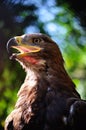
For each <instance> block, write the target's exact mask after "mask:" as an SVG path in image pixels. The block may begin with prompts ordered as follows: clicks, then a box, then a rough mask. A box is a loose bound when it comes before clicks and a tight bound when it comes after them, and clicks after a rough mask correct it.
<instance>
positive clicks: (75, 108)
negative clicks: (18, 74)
mask: <svg viewBox="0 0 86 130" xmlns="http://www.w3.org/2000/svg"><path fill="white" fill-rule="evenodd" d="M13 50H16V51H17V52H15V53H14V52H13ZM7 51H8V52H9V53H10V52H11V54H10V59H14V60H16V61H18V62H19V63H20V65H21V66H22V67H23V69H24V70H25V72H26V78H25V80H24V83H23V84H22V86H21V87H20V89H19V91H18V99H17V102H16V104H15V107H14V110H13V111H12V112H11V113H10V114H9V115H8V117H7V118H6V120H5V130H36V129H37V130H82V129H83V130H85V129H86V101H85V100H83V99H81V97H80V95H79V93H78V92H77V91H76V89H75V87H76V86H75V84H74V83H73V81H72V79H71V78H70V76H69V75H68V73H67V71H66V69H65V67H64V60H63V56H62V53H61V51H60V49H59V46H58V45H57V43H56V42H54V41H53V40H52V39H51V38H50V37H49V36H47V35H45V34H42V33H33V34H24V35H21V36H15V37H13V38H11V39H10V40H9V41H8V42H7Z"/></svg>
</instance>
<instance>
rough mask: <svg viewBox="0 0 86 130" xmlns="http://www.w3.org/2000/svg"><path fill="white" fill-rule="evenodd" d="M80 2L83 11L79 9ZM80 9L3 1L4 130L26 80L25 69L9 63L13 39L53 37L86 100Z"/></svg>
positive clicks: (62, 2)
mask: <svg viewBox="0 0 86 130" xmlns="http://www.w3.org/2000/svg"><path fill="white" fill-rule="evenodd" d="M78 2H79V4H78V7H77V8H79V9H76V5H77V3H78ZM73 5H74V6H73ZM80 7H81V5H80V1H79V0H78V1H77V0H76V3H73V2H72V1H69V2H68V1H67V0H51V1H49V0H46V1H44V0H39V1H37V0H32V1H31V0H16V1H15V0H1V2H0V130H3V129H4V121H5V118H6V117H7V115H8V114H9V113H10V112H11V111H12V110H13V108H14V105H15V102H16V100H17V92H18V90H19V88H20V86H21V84H22V83H23V81H24V78H25V72H24V71H23V70H22V68H21V66H20V65H19V64H18V63H17V62H16V61H10V60H9V55H8V53H7V50H6V43H7V41H8V40H9V39H10V38H11V37H13V36H16V35H21V34H23V33H34V32H41V33H45V34H48V35H49V36H51V38H52V39H53V40H55V41H56V42H57V43H58V45H59V47H60V49H61V51H62V54H63V57H64V60H65V67H66V70H67V71H68V73H69V75H71V78H72V79H73V81H74V82H75V84H76V89H77V90H78V91H79V93H80V94H81V97H82V98H84V99H86V88H85V87H86V31H85V27H86V24H85V23H86V22H85V18H84V15H85V16H86V11H84V9H86V8H83V7H82V8H80ZM77 11H79V15H78V13H77ZM80 11H81V12H83V11H84V13H82V14H81V13H80ZM82 16H83V17H82Z"/></svg>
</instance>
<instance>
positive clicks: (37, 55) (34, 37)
mask: <svg viewBox="0 0 86 130" xmlns="http://www.w3.org/2000/svg"><path fill="white" fill-rule="evenodd" d="M12 48H14V49H16V50H17V51H18V52H17V53H13V54H11V56H10V58H11V59H16V60H17V61H19V62H20V63H21V64H22V65H23V67H24V68H29V67H30V68H35V69H36V70H37V69H40V68H41V69H42V68H44V67H45V66H47V67H49V66H50V65H52V63H54V64H55V63H56V64H58V65H59V66H63V58H62V55H61V52H60V50H59V47H58V46H57V44H56V43H55V42H54V41H53V40H52V39H50V38H49V37H48V36H46V35H45V34H41V33H34V34H24V35H22V36H16V37H14V38H11V39H10V40H9V41H8V43H7V50H8V52H11V51H12ZM52 66H53V65H52ZM56 66H57V65H56ZM45 68H46V67H45Z"/></svg>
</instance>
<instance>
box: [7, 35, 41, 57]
mask: <svg viewBox="0 0 86 130" xmlns="http://www.w3.org/2000/svg"><path fill="white" fill-rule="evenodd" d="M11 48H14V49H16V50H18V51H19V53H17V54H16V57H21V58H22V57H24V56H27V55H29V54H30V53H37V52H39V51H41V49H42V48H40V47H38V46H33V45H29V43H28V44H25V43H24V42H23V37H22V36H16V37H14V38H12V39H10V40H9V41H8V43H7V50H8V52H9V51H10V50H11Z"/></svg>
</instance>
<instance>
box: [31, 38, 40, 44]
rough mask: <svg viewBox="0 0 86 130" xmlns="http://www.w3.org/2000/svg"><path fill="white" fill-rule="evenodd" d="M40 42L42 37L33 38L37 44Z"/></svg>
mask: <svg viewBox="0 0 86 130" xmlns="http://www.w3.org/2000/svg"><path fill="white" fill-rule="evenodd" d="M40 42H41V39H40V38H34V39H33V43H35V44H36V43H37V44H38V43H40Z"/></svg>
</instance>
